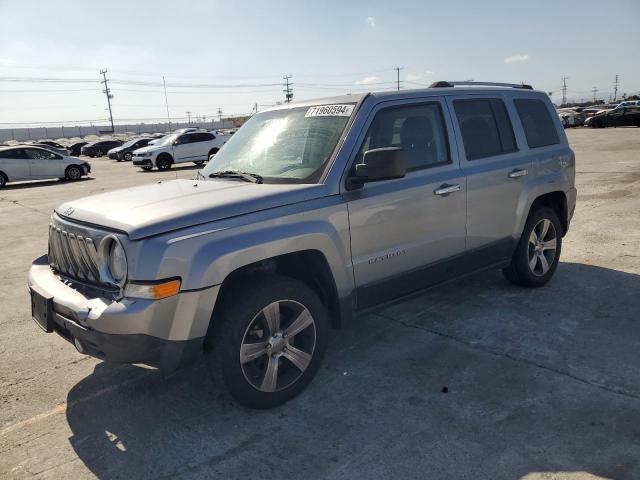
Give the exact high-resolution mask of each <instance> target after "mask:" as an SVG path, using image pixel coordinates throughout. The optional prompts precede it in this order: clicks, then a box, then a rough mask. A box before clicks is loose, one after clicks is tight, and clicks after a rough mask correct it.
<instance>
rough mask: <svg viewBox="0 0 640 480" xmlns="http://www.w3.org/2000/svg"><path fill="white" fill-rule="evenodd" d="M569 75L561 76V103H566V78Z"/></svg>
mask: <svg viewBox="0 0 640 480" xmlns="http://www.w3.org/2000/svg"><path fill="white" fill-rule="evenodd" d="M568 78H569V77H562V105H566V103H567V79H568Z"/></svg>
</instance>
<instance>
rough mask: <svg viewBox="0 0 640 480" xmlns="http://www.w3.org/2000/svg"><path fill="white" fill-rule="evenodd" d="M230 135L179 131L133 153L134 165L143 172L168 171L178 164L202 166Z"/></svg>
mask: <svg viewBox="0 0 640 480" xmlns="http://www.w3.org/2000/svg"><path fill="white" fill-rule="evenodd" d="M228 138H229V136H228V135H217V136H216V135H214V134H213V133H212V132H209V131H206V130H195V131H193V130H190V131H182V132H180V131H178V132H176V133H173V134H171V135H167V136H166V137H162V138H161V139H159V140H157V141H156V142H153V143H151V144H149V145H147V146H146V147H143V148H139V149H137V150H135V151H134V152H133V164H134V165H136V166H139V167H140V168H141V169H143V170H151V169H153V168H154V167H156V168H157V169H158V170H168V169H170V168H171V166H172V165H174V164H176V163H186V162H193V163H195V164H196V165H202V164H204V162H206V161H207V160H208V159H209V157H211V156H212V155H215V154H216V153H217V152H218V150H220V148H221V147H222V145H224V144H225V142H226V141H227V139H228Z"/></svg>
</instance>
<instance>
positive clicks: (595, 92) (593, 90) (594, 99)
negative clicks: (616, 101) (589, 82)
mask: <svg viewBox="0 0 640 480" xmlns="http://www.w3.org/2000/svg"><path fill="white" fill-rule="evenodd" d="M591 91H592V92H593V103H595V102H596V95H597V94H598V87H593V88H592V89H591Z"/></svg>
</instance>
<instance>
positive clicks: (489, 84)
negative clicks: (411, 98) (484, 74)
mask: <svg viewBox="0 0 640 480" xmlns="http://www.w3.org/2000/svg"><path fill="white" fill-rule="evenodd" d="M458 85H469V86H484V87H509V88H524V89H525V90H533V87H532V86H531V85H527V84H526V83H498V82H450V81H447V80H440V81H439V82H433V83H432V84H431V85H429V88H450V87H455V86H458Z"/></svg>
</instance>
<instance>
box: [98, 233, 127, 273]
mask: <svg viewBox="0 0 640 480" xmlns="http://www.w3.org/2000/svg"><path fill="white" fill-rule="evenodd" d="M100 260H101V262H100V277H101V280H102V281H103V282H106V283H113V284H115V285H120V286H122V285H123V283H124V281H125V280H126V278H127V256H126V254H125V251H124V248H122V245H121V244H120V241H119V240H118V239H117V237H115V236H114V235H109V236H107V237H105V238H104V239H102V241H101V242H100Z"/></svg>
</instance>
